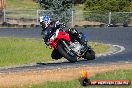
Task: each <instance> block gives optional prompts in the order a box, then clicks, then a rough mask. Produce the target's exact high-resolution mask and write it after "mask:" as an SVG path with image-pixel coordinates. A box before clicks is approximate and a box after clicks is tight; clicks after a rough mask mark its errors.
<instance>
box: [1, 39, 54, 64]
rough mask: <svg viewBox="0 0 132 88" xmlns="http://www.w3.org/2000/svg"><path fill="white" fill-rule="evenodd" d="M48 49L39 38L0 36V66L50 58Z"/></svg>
mask: <svg viewBox="0 0 132 88" xmlns="http://www.w3.org/2000/svg"><path fill="white" fill-rule="evenodd" d="M50 51H51V50H49V49H48V48H46V46H45V45H44V43H43V42H42V40H39V39H26V38H0V66H8V65H15V64H27V63H33V62H42V61H48V60H52V59H51V58H50V53H51V52H50Z"/></svg>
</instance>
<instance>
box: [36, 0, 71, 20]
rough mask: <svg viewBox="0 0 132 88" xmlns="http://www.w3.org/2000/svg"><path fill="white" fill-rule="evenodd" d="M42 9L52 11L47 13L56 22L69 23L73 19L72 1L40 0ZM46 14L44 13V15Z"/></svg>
mask: <svg viewBox="0 0 132 88" xmlns="http://www.w3.org/2000/svg"><path fill="white" fill-rule="evenodd" d="M38 2H39V4H40V7H41V9H44V10H50V11H47V12H45V14H48V15H50V16H51V17H52V19H54V20H60V21H62V22H68V21H69V20H70V17H71V8H72V0H39V1H38ZM42 14H44V13H42Z"/></svg>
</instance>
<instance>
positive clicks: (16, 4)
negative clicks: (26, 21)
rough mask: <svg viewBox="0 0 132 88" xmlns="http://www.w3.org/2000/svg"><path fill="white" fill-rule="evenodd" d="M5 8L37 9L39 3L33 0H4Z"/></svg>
mask: <svg viewBox="0 0 132 88" xmlns="http://www.w3.org/2000/svg"><path fill="white" fill-rule="evenodd" d="M6 8H7V9H18V10H29V9H38V8H39V4H38V3H35V2H33V0H6Z"/></svg>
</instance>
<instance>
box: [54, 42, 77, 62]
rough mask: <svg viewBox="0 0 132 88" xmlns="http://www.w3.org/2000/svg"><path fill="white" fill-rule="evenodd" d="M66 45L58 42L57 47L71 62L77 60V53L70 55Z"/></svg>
mask: <svg viewBox="0 0 132 88" xmlns="http://www.w3.org/2000/svg"><path fill="white" fill-rule="evenodd" d="M65 48H66V47H65V46H64V45H62V44H61V43H60V44H58V46H57V49H58V51H59V52H60V54H61V55H62V56H63V57H64V58H66V59H67V60H68V61H70V62H71V63H75V62H76V61H77V57H76V55H70V54H69V53H67V51H66V50H65Z"/></svg>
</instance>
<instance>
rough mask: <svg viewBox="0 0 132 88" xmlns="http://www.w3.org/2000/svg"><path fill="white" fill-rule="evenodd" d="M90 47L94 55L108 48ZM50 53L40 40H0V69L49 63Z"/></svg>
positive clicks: (100, 46)
mask: <svg viewBox="0 0 132 88" xmlns="http://www.w3.org/2000/svg"><path fill="white" fill-rule="evenodd" d="M90 45H91V46H92V47H93V48H94V50H95V52H96V53H100V52H105V51H106V50H107V49H108V48H109V47H108V46H106V45H102V44H100V43H95V42H91V43H90ZM95 45H96V46H95ZM101 48H103V49H101ZM98 49H99V50H98ZM51 52H52V50H51V49H49V48H46V46H45V44H44V42H43V41H42V40H41V39H33V38H0V67H2V66H12V65H16V64H17V65H19V64H28V63H37V62H46V61H51V60H52V58H51V57H50V55H51Z"/></svg>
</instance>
